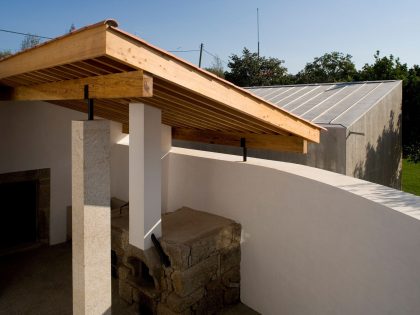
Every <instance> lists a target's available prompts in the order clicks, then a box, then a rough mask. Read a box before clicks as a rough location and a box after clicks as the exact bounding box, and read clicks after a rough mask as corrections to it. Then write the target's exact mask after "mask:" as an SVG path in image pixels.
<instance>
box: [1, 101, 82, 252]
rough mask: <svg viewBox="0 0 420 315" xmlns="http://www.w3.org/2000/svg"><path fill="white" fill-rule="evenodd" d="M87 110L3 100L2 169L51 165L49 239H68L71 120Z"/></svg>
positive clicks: (54, 242) (38, 167)
mask: <svg viewBox="0 0 420 315" xmlns="http://www.w3.org/2000/svg"><path fill="white" fill-rule="evenodd" d="M85 117H86V115H85V114H82V113H79V112H76V111H72V110H68V109H65V108H61V107H59V106H54V105H51V104H48V103H42V102H33V103H31V102H14V103H12V102H0V134H1V137H2V141H1V142H0V152H1V154H0V173H8V172H18V171H24V170H31V169H40V168H51V203H50V206H51V209H50V243H51V244H56V243H60V242H63V241H65V239H66V218H67V215H66V211H67V210H66V206H68V205H70V204H71V144H70V139H71V120H80V119H84V118H85Z"/></svg>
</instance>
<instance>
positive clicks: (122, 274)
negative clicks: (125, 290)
mask: <svg viewBox="0 0 420 315" xmlns="http://www.w3.org/2000/svg"><path fill="white" fill-rule="evenodd" d="M130 273H131V269H130V268H128V267H127V266H124V265H121V266H120V267H119V268H118V278H119V279H120V280H126V279H127V277H128V275H130Z"/></svg>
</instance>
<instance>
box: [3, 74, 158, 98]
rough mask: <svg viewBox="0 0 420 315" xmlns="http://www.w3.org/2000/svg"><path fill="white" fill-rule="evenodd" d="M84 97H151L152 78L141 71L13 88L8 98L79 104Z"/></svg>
mask: <svg viewBox="0 0 420 315" xmlns="http://www.w3.org/2000/svg"><path fill="white" fill-rule="evenodd" d="M86 85H87V86H88V97H89V98H92V99H98V98H102V99H105V98H131V97H151V96H153V78H152V77H151V76H150V75H147V74H144V73H143V71H142V70H138V71H131V72H122V73H114V74H107V75H101V76H94V77H88V78H83V79H74V80H65V81H59V82H51V83H44V84H38V85H30V86H18V87H15V88H14V89H13V91H12V93H11V94H10V100H13V101H59V100H81V99H84V98H85V93H84V92H85V86H86Z"/></svg>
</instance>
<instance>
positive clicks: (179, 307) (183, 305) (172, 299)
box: [166, 288, 204, 313]
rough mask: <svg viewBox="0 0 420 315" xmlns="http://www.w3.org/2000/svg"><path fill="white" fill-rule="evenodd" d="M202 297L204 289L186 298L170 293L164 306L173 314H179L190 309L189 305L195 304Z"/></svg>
mask: <svg viewBox="0 0 420 315" xmlns="http://www.w3.org/2000/svg"><path fill="white" fill-rule="evenodd" d="M203 295H204V288H200V289H198V290H196V291H194V292H193V293H191V294H190V295H188V296H186V297H180V296H179V295H178V294H176V293H174V292H172V293H171V294H170V295H169V296H168V298H167V300H166V304H167V305H168V307H169V308H170V309H171V310H173V311H174V312H178V313H181V312H183V311H185V310H186V309H188V308H189V307H191V305H193V304H195V303H197V302H198V301H199V300H200V299H201V298H202V297H203Z"/></svg>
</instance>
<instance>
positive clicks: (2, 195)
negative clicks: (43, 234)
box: [0, 180, 39, 252]
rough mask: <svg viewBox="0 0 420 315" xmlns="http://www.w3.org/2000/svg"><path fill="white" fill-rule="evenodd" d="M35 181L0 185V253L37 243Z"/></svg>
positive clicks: (36, 190)
mask: <svg viewBox="0 0 420 315" xmlns="http://www.w3.org/2000/svg"><path fill="white" fill-rule="evenodd" d="M38 187H39V182H38V181H37V180H29V181H18V182H6V183H0V209H1V220H0V252H5V251H8V250H12V249H14V248H18V247H21V246H26V245H31V244H33V243H35V242H37V241H38V220H37V210H38V209H37V208H38Z"/></svg>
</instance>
